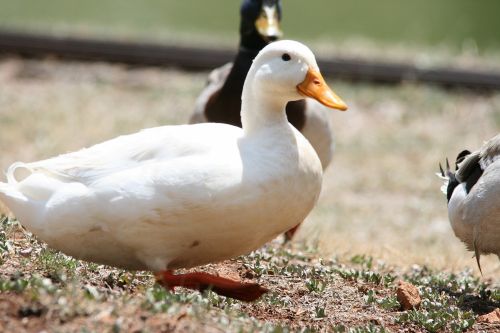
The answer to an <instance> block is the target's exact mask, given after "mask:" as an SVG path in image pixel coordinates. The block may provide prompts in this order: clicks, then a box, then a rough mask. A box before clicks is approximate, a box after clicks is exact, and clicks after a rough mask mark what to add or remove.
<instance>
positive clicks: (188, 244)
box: [0, 41, 346, 300]
mask: <svg viewBox="0 0 500 333" xmlns="http://www.w3.org/2000/svg"><path fill="white" fill-rule="evenodd" d="M304 96H309V97H312V98H315V99H316V100H318V101H319V102H321V103H323V104H325V105H327V106H329V107H331V108H338V109H341V110H345V109H346V105H345V104H344V103H343V102H342V100H340V98H338V97H337V96H336V95H335V94H334V93H333V92H332V91H331V90H330V88H328V86H327V85H326V83H325V82H324V80H323V78H322V77H321V74H320V73H319V69H318V66H317V64H316V60H315V58H314V55H313V54H312V52H311V51H310V50H309V49H308V48H307V47H306V46H304V45H302V44H300V43H298V42H294V41H280V42H276V43H273V44H271V45H269V46H267V47H266V48H264V49H263V50H262V51H261V52H260V53H259V55H258V56H257V58H256V59H255V61H254V63H253V65H252V68H251V69H250V71H249V73H248V77H247V79H246V81H245V86H244V89H243V96H242V100H243V103H242V111H241V113H242V120H243V128H242V129H241V128H238V127H236V126H231V125H226V124H215V123H211V124H198V125H182V126H164V127H158V128H151V129H147V130H143V131H140V132H138V133H135V134H131V135H126V136H120V137H118V138H115V139H112V140H109V141H106V142H104V143H101V144H98V145H95V146H93V147H90V148H88V149H83V150H80V151H77V152H74V153H69V154H64V155H60V156H57V157H54V158H51V159H47V160H43V161H39V162H33V163H20V162H17V163H14V164H13V165H12V166H11V167H10V168H9V169H8V171H7V179H8V182H7V183H0V199H1V200H2V201H3V202H4V203H5V204H7V206H8V207H9V208H10V209H11V210H12V212H13V213H14V214H15V215H16V217H17V218H18V219H19V221H20V222H21V223H22V224H23V225H24V226H25V227H26V228H28V229H29V230H30V231H31V232H33V233H34V234H35V235H36V236H37V237H39V238H40V239H41V240H43V241H45V242H47V244H48V245H49V246H51V247H53V248H55V249H58V250H60V251H62V252H64V253H66V254H68V255H71V256H74V257H76V258H80V259H83V260H88V261H93V262H98V263H102V264H108V265H112V266H117V267H122V268H125V269H132V270H145V269H147V270H152V271H154V272H156V273H157V274H156V276H157V279H158V280H159V282H160V283H162V284H163V285H165V286H168V287H170V288H173V287H175V286H184V287H188V288H192V289H198V290H203V289H206V288H207V287H209V286H212V288H213V290H214V291H215V292H218V293H220V294H222V295H226V296H230V297H235V298H238V299H242V300H253V299H256V298H258V297H259V296H260V295H261V294H262V293H263V292H265V290H266V289H264V288H261V287H260V286H259V285H257V284H252V283H241V282H237V281H232V280H228V279H224V278H221V277H218V276H213V275H208V274H206V273H187V274H182V275H174V274H173V273H172V270H173V269H177V268H189V267H193V266H197V265H203V264H207V263H210V262H217V261H221V260H224V259H228V258H233V257H236V256H239V255H242V254H245V253H248V252H250V251H252V250H255V249H257V248H259V247H260V246H262V245H263V244H264V243H266V242H268V241H270V240H272V239H273V238H274V237H276V236H277V235H279V234H280V233H283V232H284V231H286V230H288V229H290V228H291V227H293V226H295V225H297V224H298V223H299V222H301V221H302V220H303V219H304V218H305V217H306V215H307V214H308V213H309V211H310V210H311V209H312V208H313V206H314V204H315V202H316V200H317V198H318V195H319V193H320V189H321V180H322V167H321V163H320V160H319V159H318V156H317V155H316V153H315V151H314V149H313V148H312V147H311V145H310V143H309V142H308V141H307V140H306V139H305V138H304V137H303V136H302V135H301V134H300V133H299V132H298V131H297V130H296V129H294V128H293V127H292V126H291V125H290V124H289V123H288V122H287V119H286V116H285V105H286V103H287V102H288V101H290V100H297V99H301V98H303V97H304Z"/></svg>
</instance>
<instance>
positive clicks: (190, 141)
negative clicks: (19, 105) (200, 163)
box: [7, 124, 241, 185]
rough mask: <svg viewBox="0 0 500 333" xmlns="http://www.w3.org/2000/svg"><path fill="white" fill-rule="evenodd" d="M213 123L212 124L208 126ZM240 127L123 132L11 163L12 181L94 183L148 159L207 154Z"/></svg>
mask: <svg viewBox="0 0 500 333" xmlns="http://www.w3.org/2000/svg"><path fill="white" fill-rule="evenodd" d="M207 125H209V126H207ZM240 132H241V131H240V130H239V129H237V128H235V127H233V126H228V125H225V124H199V125H181V126H163V127H156V128H151V129H146V130H142V131H140V132H137V133H134V134H130V135H123V136H119V137H117V138H114V139H111V140H108V141H105V142H103V143H100V144H97V145H94V146H92V147H89V148H84V149H82V150H79V151H76V152H72V153H67V154H63V155H59V156H56V157H53V158H50V159H46V160H42V161H38V162H33V163H22V162H17V163H14V164H13V165H11V167H10V168H9V170H8V171H7V179H8V181H9V183H17V182H19V181H21V180H22V179H24V178H26V177H27V176H29V175H30V174H33V173H41V174H44V175H46V176H49V177H51V178H55V179H57V180H59V181H63V182H78V183H83V184H85V185H90V184H91V183H93V182H95V181H96V180H98V179H100V178H102V177H105V176H107V175H109V174H112V173H117V172H120V171H123V170H127V169H132V168H135V167H138V166H141V165H144V164H147V163H148V162H158V161H168V160H172V159H175V158H180V157H185V156H189V155H194V154H204V153H207V152H208V151H210V150H211V149H214V147H217V146H218V145H219V144H220V142H219V141H221V140H223V138H224V137H225V138H226V140H227V137H228V135H236V136H237V135H239V134H240Z"/></svg>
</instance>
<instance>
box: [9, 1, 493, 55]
mask: <svg viewBox="0 0 500 333" xmlns="http://www.w3.org/2000/svg"><path fill="white" fill-rule="evenodd" d="M239 3H240V2H239V1H235V0H211V1H209V2H208V1H207V2H200V1H196V0H186V1H177V0H144V1H133V2H131V1H128V2H123V1H118V0H103V1H97V0H89V1H76V0H49V1H31V0H0V8H1V10H0V22H2V24H3V25H16V26H20V27H26V26H42V27H45V28H51V29H52V28H54V27H55V28H57V27H59V28H62V27H64V29H66V30H70V31H80V32H82V31H83V32H84V31H88V30H94V29H97V30H99V31H104V32H106V31H107V32H108V33H109V32H112V31H115V32H116V31H118V32H120V31H121V32H124V31H128V32H129V33H134V32H136V33H137V32H138V33H140V34H142V35H150V36H151V35H159V34H160V35H161V33H162V32H164V33H168V34H170V35H177V34H180V35H186V34H202V35H210V34H211V35H216V36H219V37H223V38H230V39H232V40H233V41H234V40H236V38H237V27H238V21H239V14H238V11H239ZM283 5H284V20H283V27H284V30H285V32H286V36H287V37H288V38H295V39H304V40H316V39H322V40H325V41H328V42H338V41H341V40H346V39H351V38H353V37H355V38H363V39H368V40H375V41H383V42H391V43H404V44H405V45H413V44H415V43H416V44H421V45H427V46H432V45H434V46H435V45H438V44H446V45H448V46H450V47H452V48H454V49H458V50H461V49H462V48H463V47H465V48H470V47H472V48H475V47H476V46H477V47H478V48H479V50H480V51H482V50H486V49H498V48H499V47H500V40H499V38H498V31H500V21H499V20H498V19H497V18H498V17H497V13H498V12H499V11H500V3H499V2H498V1H495V0H483V1H481V2H480V3H476V2H471V1H468V0H441V1H432V0H422V1H418V2H417V1H413V2H404V3H403V2H401V1H398V0H385V1H369V0H364V1H355V2H352V1H338V0H337V1H332V0H315V1H310V2H307V4H306V3H304V2H303V1H300V0H285V1H283Z"/></svg>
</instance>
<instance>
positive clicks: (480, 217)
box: [439, 134, 500, 270]
mask: <svg viewBox="0 0 500 333" xmlns="http://www.w3.org/2000/svg"><path fill="white" fill-rule="evenodd" d="M439 168H440V174H441V177H443V178H444V179H445V186H443V188H442V190H443V192H444V193H445V194H446V197H447V199H448V215H449V218H450V222H451V227H452V228H453V232H454V233H455V235H456V236H457V237H458V238H459V239H460V240H461V241H462V242H464V243H465V245H466V246H467V248H468V249H469V250H472V251H474V253H475V256H476V260H477V265H478V267H479V270H481V264H480V255H481V254H491V253H493V254H496V255H497V256H498V257H499V258H500V134H499V135H497V136H495V137H494V138H492V139H491V140H489V141H488V142H486V143H485V144H484V145H483V147H482V148H481V149H479V150H478V151H475V152H473V153H471V152H470V151H468V150H464V151H462V152H461V153H460V154H459V155H458V156H457V160H456V163H455V172H452V171H451V170H450V165H449V163H448V160H446V172H445V170H443V168H442V166H441V165H440V166H439Z"/></svg>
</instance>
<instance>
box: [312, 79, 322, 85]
mask: <svg viewBox="0 0 500 333" xmlns="http://www.w3.org/2000/svg"><path fill="white" fill-rule="evenodd" d="M313 83H314V84H315V85H317V86H319V85H321V81H320V80H318V79H314V80H313Z"/></svg>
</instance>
